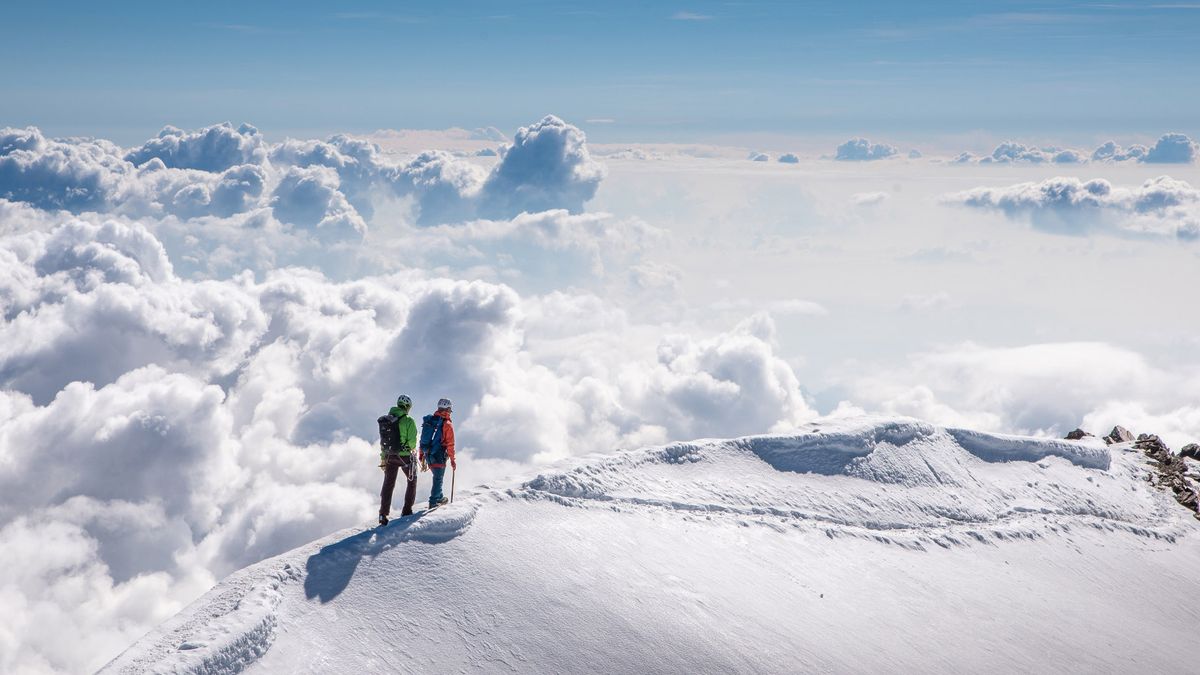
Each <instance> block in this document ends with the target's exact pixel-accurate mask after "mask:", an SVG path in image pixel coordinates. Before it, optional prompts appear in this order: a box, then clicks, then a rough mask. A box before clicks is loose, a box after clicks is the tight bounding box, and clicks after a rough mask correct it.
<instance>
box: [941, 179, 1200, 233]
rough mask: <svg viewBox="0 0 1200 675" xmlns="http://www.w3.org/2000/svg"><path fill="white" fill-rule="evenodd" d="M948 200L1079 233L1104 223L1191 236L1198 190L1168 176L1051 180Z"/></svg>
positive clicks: (948, 197) (978, 190)
mask: <svg viewBox="0 0 1200 675" xmlns="http://www.w3.org/2000/svg"><path fill="white" fill-rule="evenodd" d="M944 201H946V202H948V203H955V204H962V205H964V206H970V207H975V208H985V209H995V210H999V211H1002V212H1004V213H1005V214H1006V215H1008V216H1010V217H1024V218H1028V219H1029V220H1030V221H1031V222H1032V223H1033V224H1034V225H1035V226H1038V227H1040V228H1043V229H1046V230H1050V231H1054V232H1059V233H1064V234H1080V233H1083V232H1086V231H1088V230H1092V229H1102V228H1104V227H1105V226H1106V225H1107V226H1112V227H1115V228H1118V229H1120V230H1124V231H1127V232H1137V233H1144V234H1171V235H1175V236H1179V237H1181V238H1188V237H1187V232H1188V229H1187V225H1188V224H1189V223H1194V222H1196V218H1197V215H1198V209H1197V205H1198V204H1200V190H1197V189H1196V188H1193V187H1192V186H1191V185H1189V184H1188V183H1186V182H1184V181H1181V180H1176V179H1174V178H1171V177H1170V176H1160V177H1158V178H1154V179H1151V180H1148V181H1146V182H1145V183H1143V184H1142V185H1140V186H1138V187H1136V188H1122V187H1114V186H1113V185H1112V184H1111V183H1109V182H1108V181H1106V180H1103V179H1094V180H1089V181H1082V180H1080V179H1078V178H1064V177H1058V178H1050V179H1047V180H1044V181H1041V182H1037V183H1033V182H1030V183H1018V184H1016V185H1012V186H1009V187H1002V188H995V187H978V188H974V189H972V190H967V191H965V192H958V193H954V194H950V195H946V196H945V197H944Z"/></svg>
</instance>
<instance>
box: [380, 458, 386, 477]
mask: <svg viewBox="0 0 1200 675" xmlns="http://www.w3.org/2000/svg"><path fill="white" fill-rule="evenodd" d="M379 470H380V471H382V472H384V473H387V460H386V459H383V458H380V460H379Z"/></svg>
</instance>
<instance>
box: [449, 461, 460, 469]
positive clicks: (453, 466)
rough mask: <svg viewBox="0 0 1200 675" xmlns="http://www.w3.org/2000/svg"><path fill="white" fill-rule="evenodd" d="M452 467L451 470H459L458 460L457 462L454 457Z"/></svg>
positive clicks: (451, 462)
mask: <svg viewBox="0 0 1200 675" xmlns="http://www.w3.org/2000/svg"><path fill="white" fill-rule="evenodd" d="M450 469H451V470H454V471H457V470H458V462H456V461H454V460H453V459H451V460H450Z"/></svg>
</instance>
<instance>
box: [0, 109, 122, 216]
mask: <svg viewBox="0 0 1200 675" xmlns="http://www.w3.org/2000/svg"><path fill="white" fill-rule="evenodd" d="M119 152H120V149H119V148H118V147H117V146H115V145H113V144H112V143H109V142H108V141H99V140H92V139H75V140H72V141H69V142H68V141H59V140H51V139H47V138H45V137H44V136H42V133H41V132H40V131H39V130H38V129H36V128H33V127H30V128H26V129H12V128H5V129H3V130H0V197H2V198H4V199H9V200H12V201H21V202H27V203H30V204H32V205H34V206H36V207H38V208H41V209H67V210H70V211H75V212H79V211H82V210H85V209H86V210H106V209H108V208H110V207H111V206H112V205H113V204H114V203H115V202H117V201H118V200H119V199H120V196H121V194H122V193H123V192H124V191H126V190H127V189H128V185H129V180H130V176H131V174H132V173H133V167H131V166H129V165H128V164H126V163H125V162H123V161H122V160H121V159H120V158H119V157H118V153H119Z"/></svg>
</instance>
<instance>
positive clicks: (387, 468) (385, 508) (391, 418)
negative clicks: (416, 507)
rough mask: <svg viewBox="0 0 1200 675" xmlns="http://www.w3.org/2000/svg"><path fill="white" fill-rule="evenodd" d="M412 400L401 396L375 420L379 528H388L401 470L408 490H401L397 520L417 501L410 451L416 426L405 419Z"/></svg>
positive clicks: (415, 477) (415, 471)
mask: <svg viewBox="0 0 1200 675" xmlns="http://www.w3.org/2000/svg"><path fill="white" fill-rule="evenodd" d="M411 409H412V399H411V398H409V397H408V396H406V395H404V394H401V395H400V398H398V399H396V405H395V406H393V407H392V409H391V410H389V411H388V414H386V415H384V416H383V417H380V418H379V468H380V469H382V470H383V490H382V491H380V493H379V524H380V525H387V524H388V513H389V512H391V510H392V491H393V490H395V488H396V474H397V473H398V472H399V471H401V470H403V471H404V478H405V480H406V481H407V482H408V486H407V487H406V488H405V490H404V508H403V509H402V510H401V511H400V515H401V516H410V515H412V512H413V510H412V509H413V502H414V501H415V500H416V498H417V463H416V458H415V457H413V451H414V450H415V449H416V447H417V423H416V422H414V421H413V418H411V417H409V416H408V411H409V410H411Z"/></svg>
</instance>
